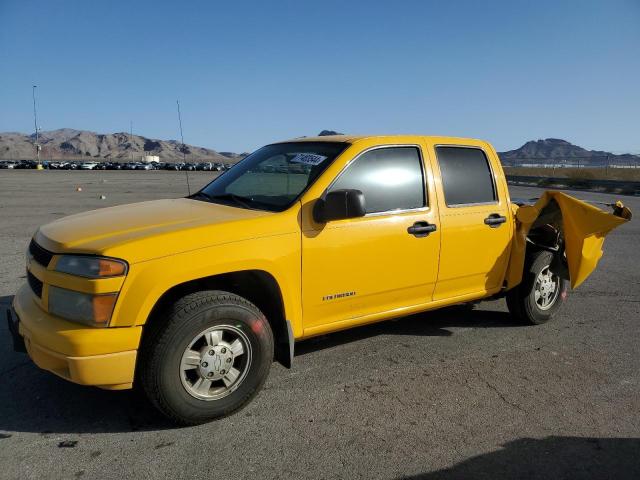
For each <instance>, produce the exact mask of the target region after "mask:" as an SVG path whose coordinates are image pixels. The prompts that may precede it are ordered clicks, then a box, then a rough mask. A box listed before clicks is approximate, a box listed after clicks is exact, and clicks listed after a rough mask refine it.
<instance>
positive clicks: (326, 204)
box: [313, 190, 366, 223]
mask: <svg viewBox="0 0 640 480" xmlns="http://www.w3.org/2000/svg"><path fill="white" fill-rule="evenodd" d="M365 213H366V209H365V203H364V194H363V193H362V192H361V191H360V190H334V191H333V192H329V193H327V195H326V197H325V198H324V199H322V198H320V199H318V200H317V201H316V203H315V205H314V206H313V219H314V220H315V221H316V222H317V223H326V222H329V221H331V220H343V219H345V218H356V217H364V215H365Z"/></svg>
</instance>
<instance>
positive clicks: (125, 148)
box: [0, 128, 246, 162]
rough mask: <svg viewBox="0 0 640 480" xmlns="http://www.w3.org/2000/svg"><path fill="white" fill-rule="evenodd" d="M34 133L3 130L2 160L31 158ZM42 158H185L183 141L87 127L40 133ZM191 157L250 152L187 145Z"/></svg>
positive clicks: (231, 157) (232, 157) (229, 157)
mask: <svg viewBox="0 0 640 480" xmlns="http://www.w3.org/2000/svg"><path fill="white" fill-rule="evenodd" d="M34 141H35V134H34V135H25V134H23V133H14V132H7V133H0V159H31V158H33V157H34ZM39 141H40V144H41V145H42V151H41V154H40V156H41V158H42V159H50V158H53V159H63V158H80V157H83V158H94V159H100V160H127V159H130V158H131V157H132V155H133V158H134V160H139V159H140V157H141V156H143V155H158V156H159V157H160V160H161V161H168V162H170V161H178V160H182V151H181V147H182V145H181V143H180V142H178V141H176V140H157V139H153V138H147V137H143V136H141V135H133V136H132V135H129V134H128V133H108V134H101V133H95V132H89V131H86V130H74V129H71V128H61V129H59V130H52V131H49V132H41V133H40V139H39ZM185 153H186V155H187V159H188V160H191V161H193V160H205V159H206V160H210V161H214V162H237V161H238V160H240V159H241V158H243V157H244V156H245V155H246V154H237V153H232V152H217V151H215V150H211V149H208V148H203V147H196V146H193V145H187V144H185Z"/></svg>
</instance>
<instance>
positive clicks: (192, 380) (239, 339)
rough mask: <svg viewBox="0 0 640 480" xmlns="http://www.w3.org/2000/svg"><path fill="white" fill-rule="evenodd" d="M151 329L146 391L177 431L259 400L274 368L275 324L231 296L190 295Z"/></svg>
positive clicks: (143, 371) (143, 365) (142, 367)
mask: <svg viewBox="0 0 640 480" xmlns="http://www.w3.org/2000/svg"><path fill="white" fill-rule="evenodd" d="M148 328H149V329H150V331H149V332H148V334H147V335H145V339H144V343H143V348H142V351H141V358H140V361H139V364H138V368H139V379H140V383H141V386H142V389H143V390H144V393H145V394H146V396H147V397H148V398H149V400H150V401H151V403H152V404H153V405H155V407H156V408H157V409H158V410H160V412H162V413H163V414H164V415H165V416H167V417H169V418H170V419H172V420H173V421H175V422H176V423H180V424H184V425H195V424H199V423H203V422H206V421H209V420H213V419H216V418H220V417H223V416H226V415H229V414H231V413H233V412H235V411H236V410H239V409H240V408H242V407H243V406H244V405H246V404H247V403H249V401H250V400H251V399H252V398H253V397H254V396H255V395H256V394H257V393H258V391H259V390H260V388H261V387H262V385H263V384H264V381H265V380H266V378H267V374H268V373H269V369H270V367H271V363H272V361H273V333H272V331H271V328H270V326H269V322H268V321H267V319H266V318H265V317H264V315H263V314H262V312H260V310H259V309H258V308H257V307H256V306H255V305H253V304H252V303H250V302H249V301H247V300H245V299H244V298H242V297H239V296H237V295H234V294H231V293H228V292H222V291H206V292H197V293H193V294H190V295H187V296H185V297H184V298H182V299H180V300H179V301H178V302H176V303H175V304H174V305H173V306H172V307H171V309H170V311H169V312H167V314H166V315H164V316H163V317H162V318H156V322H154V323H152V324H151V325H149V327H148Z"/></svg>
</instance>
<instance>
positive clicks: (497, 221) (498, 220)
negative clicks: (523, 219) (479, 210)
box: [484, 213, 507, 228]
mask: <svg viewBox="0 0 640 480" xmlns="http://www.w3.org/2000/svg"><path fill="white" fill-rule="evenodd" d="M506 221H507V217H504V216H502V215H500V214H499V213H492V214H491V215H489V216H488V217H487V218H485V219H484V223H485V225H489V226H490V227H491V228H498V227H499V226H500V225H502V224H503V223H504V222H506Z"/></svg>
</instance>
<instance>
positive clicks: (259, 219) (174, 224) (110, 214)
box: [35, 198, 293, 263]
mask: <svg viewBox="0 0 640 480" xmlns="http://www.w3.org/2000/svg"><path fill="white" fill-rule="evenodd" d="M278 216H280V217H281V216H282V215H281V214H276V213H272V212H265V211H259V210H247V209H243V208H235V207H231V206H227V205H220V204H216V203H209V202H201V201H197V200H191V199H187V198H178V199H168V200H153V201H149V202H140V203H133V204H129V205H120V206H116V207H108V208H103V209H99V210H92V211H88V212H84V213H79V214H76V215H71V216H69V217H65V218H61V219H59V220H56V221H54V222H51V223H48V224H46V225H43V226H42V227H40V229H39V230H38V232H36V236H35V239H36V242H37V243H38V244H40V245H41V246H42V247H44V248H46V249H47V250H50V251H52V252H55V253H91V254H99V255H105V256H111V257H116V258H122V259H124V260H127V261H128V262H129V263H136V262H140V261H145V260H150V259H153V258H158V257H161V256H166V255H171V254H175V253H180V252H185V251H189V250H195V249H199V248H205V247H210V246H214V245H219V244H221V243H228V242H233V241H240V240H246V239H249V238H256V237H262V236H268V235H277V234H282V233H289V232H290V231H293V225H291V226H285V224H286V223H287V222H281V221H273V220H275V217H278Z"/></svg>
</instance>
